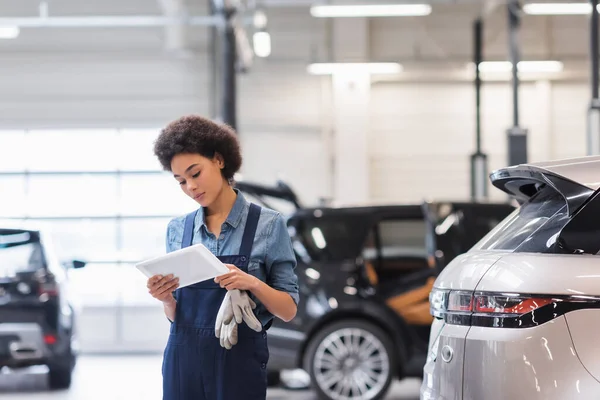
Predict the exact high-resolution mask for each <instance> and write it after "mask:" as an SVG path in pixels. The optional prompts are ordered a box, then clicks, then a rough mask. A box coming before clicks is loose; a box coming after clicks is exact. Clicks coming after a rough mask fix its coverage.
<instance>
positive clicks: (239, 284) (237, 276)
mask: <svg viewBox="0 0 600 400" xmlns="http://www.w3.org/2000/svg"><path fill="white" fill-rule="evenodd" d="M225 266H226V267H227V268H229V272H228V273H226V274H223V275H219V276H217V277H216V278H215V282H216V283H218V284H219V285H220V286H221V287H222V288H224V289H227V290H233V289H239V290H253V289H255V288H256V287H257V286H258V283H259V282H258V279H257V278H256V277H254V276H252V275H250V274H247V273H245V272H244V271H242V270H241V269H239V268H238V267H236V266H235V265H232V264H225Z"/></svg>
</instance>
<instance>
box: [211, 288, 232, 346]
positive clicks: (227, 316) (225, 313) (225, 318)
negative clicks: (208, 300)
mask: <svg viewBox="0 0 600 400" xmlns="http://www.w3.org/2000/svg"><path fill="white" fill-rule="evenodd" d="M229 293H230V292H229V291H227V293H225V297H224V298H223V302H222V303H221V307H220V308H219V312H218V313H217V321H216V322H215V336H216V337H218V338H219V337H221V329H222V328H223V326H224V325H228V324H229V323H230V322H231V320H232V319H233V306H232V304H231V295H230V294H229Z"/></svg>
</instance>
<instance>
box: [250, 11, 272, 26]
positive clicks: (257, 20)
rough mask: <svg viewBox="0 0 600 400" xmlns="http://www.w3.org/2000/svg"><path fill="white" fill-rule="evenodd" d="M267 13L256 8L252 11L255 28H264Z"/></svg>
mask: <svg viewBox="0 0 600 400" xmlns="http://www.w3.org/2000/svg"><path fill="white" fill-rule="evenodd" d="M268 21H269V20H268V18H267V14H265V12H264V11H263V10H256V12H255V13H254V18H253V21H252V22H253V23H254V28H256V29H259V30H260V29H265V28H266V27H267V22H268Z"/></svg>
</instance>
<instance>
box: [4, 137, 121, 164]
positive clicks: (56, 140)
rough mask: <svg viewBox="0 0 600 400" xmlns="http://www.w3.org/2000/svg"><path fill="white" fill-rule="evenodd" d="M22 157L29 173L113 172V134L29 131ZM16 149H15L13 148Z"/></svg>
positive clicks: (116, 142) (116, 143) (115, 143)
mask: <svg viewBox="0 0 600 400" xmlns="http://www.w3.org/2000/svg"><path fill="white" fill-rule="evenodd" d="M25 144H26V147H24V148H26V149H27V150H28V151H27V152H26V153H24V154H23V156H25V157H26V159H27V168H28V169H29V170H31V171H115V170H116V169H117V157H115V156H114V154H115V152H116V150H117V149H118V148H120V145H119V143H118V141H117V131H116V130H75V129H74V130H64V131H45V130H44V131H29V132H27V133H26V135H25ZM12 148H13V149H15V147H14V146H13V147H12Z"/></svg>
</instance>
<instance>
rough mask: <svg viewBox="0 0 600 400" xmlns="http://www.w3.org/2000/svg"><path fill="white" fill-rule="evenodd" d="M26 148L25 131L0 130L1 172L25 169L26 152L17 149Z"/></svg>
mask: <svg viewBox="0 0 600 400" xmlns="http://www.w3.org/2000/svg"><path fill="white" fill-rule="evenodd" d="M25 148H26V147H25V132H24V131H0V172H13V171H18V172H20V171H23V170H25V168H26V161H25V157H24V154H23V153H21V152H19V151H17V150H16V149H25ZM0 193H3V192H2V191H0Z"/></svg>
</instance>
